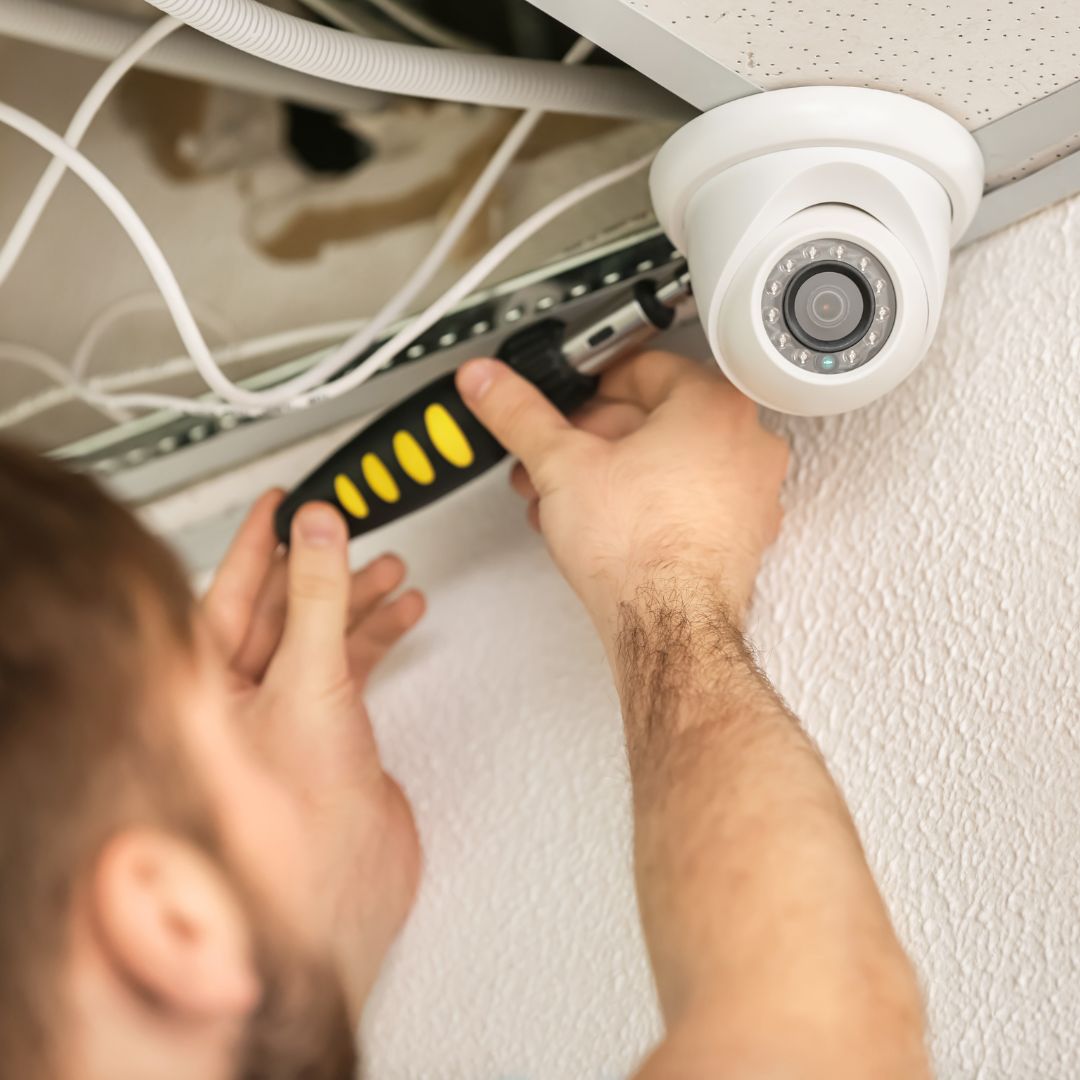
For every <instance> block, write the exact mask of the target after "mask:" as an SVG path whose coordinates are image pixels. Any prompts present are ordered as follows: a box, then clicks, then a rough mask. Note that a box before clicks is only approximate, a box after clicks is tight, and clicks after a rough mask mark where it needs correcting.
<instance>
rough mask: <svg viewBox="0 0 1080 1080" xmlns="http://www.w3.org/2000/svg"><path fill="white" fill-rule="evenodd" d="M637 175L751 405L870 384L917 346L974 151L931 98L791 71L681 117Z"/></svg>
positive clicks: (817, 406)
mask: <svg viewBox="0 0 1080 1080" xmlns="http://www.w3.org/2000/svg"><path fill="white" fill-rule="evenodd" d="M650 186H651V190H652V198H653V204H654V206H655V208H656V213H657V216H658V218H659V219H660V223H661V225H662V226H663V227H664V228H665V230H666V231H667V233H668V236H669V237H670V238H671V240H672V242H673V243H674V244H675V246H676V247H677V248H679V249H680V250H681V251H682V252H683V253H684V254H685V256H686V258H687V261H688V263H689V267H690V277H691V281H692V282H693V287H694V295H695V297H696V300H697V305H698V311H699V313H700V315H701V319H702V322H703V324H704V327H705V331H706V334H707V336H708V339H709V343H710V345H711V347H712V350H713V353H714V354H715V356H716V359H717V361H718V362H719V364H720V367H721V369H722V370H723V372H724V374H725V375H726V376H727V377H728V378H729V379H730V380H731V381H732V382H733V383H734V384H735V385H736V386H738V387H739V389H740V390H742V391H743V392H744V393H746V394H747V395H749V396H750V397H752V398H754V399H755V400H756V401H758V402H760V403H761V404H763V405H766V406H768V407H770V408H773V409H778V410H780V411H782V412H788V413H796V414H799V415H815V416H816V415H825V414H829V413H839V412H846V411H848V410H850V409H856V408H859V407H860V406H862V405H866V404H868V403H869V402H871V401H873V400H875V399H876V398H879V397H881V396H882V395H883V394H885V393H887V392H888V391H889V390H891V389H892V388H893V387H895V386H896V385H897V384H899V383H900V382H901V380H903V379H904V378H905V377H906V376H908V375H909V374H910V373H911V372H912V370H914V368H915V367H916V366H917V365H918V363H919V362H920V361H921V360H922V358H923V356H924V355H925V354H926V351H927V348H928V347H929V345H930V341H931V339H932V338H933V336H934V332H935V330H936V328H937V323H938V319H939V317H940V315H941V306H942V302H943V299H944V295H945V282H946V278H947V275H948V268H949V252H950V249H951V248H952V246H953V245H954V244H955V243H956V242H957V241H958V240H959V239H960V237H961V236H962V235H963V234H964V232H965V230H966V229H967V227H968V225H969V224H970V223H971V220H972V218H973V217H974V215H975V210H976V208H977V207H978V204H979V199H980V198H981V196H982V190H983V159H982V155H981V154H980V152H979V148H978V146H977V145H976V143H975V140H974V139H973V138H972V136H971V134H970V133H969V132H968V131H967V130H966V129H965V128H964V127H963V126H961V125H960V124H959V123H957V122H956V121H955V120H953V119H952V118H951V117H949V116H947V115H945V114H944V113H942V112H940V111H939V110H937V109H935V108H933V107H932V106H930V105H926V104H924V103H922V102H919V101H914V100H912V99H911V98H907V97H903V96H901V95H899V94H893V93H889V92H887V91H882V90H869V89H861V88H855V87H842V86H826V87H798V88H794V89H790V90H774V91H768V92H766V93H761V94H755V95H753V96H751V97H747V98H742V99H740V100H737V101H733V102H730V103H729V104H726V105H722V106H720V107H719V108H717V109H714V110H712V111H711V112H707V113H703V114H702V115H701V116H699V117H697V118H695V119H694V120H692V121H691V122H690V123H688V124H686V125H685V126H684V127H682V128H680V129H679V130H678V131H677V132H676V133H675V134H674V135H673V136H672V137H671V138H670V139H669V140H668V142H667V143H666V144H665V145H664V147H663V148H662V149H661V150H660V153H659V154H658V155H657V158H656V161H655V162H654V164H653V169H652V173H651V176H650Z"/></svg>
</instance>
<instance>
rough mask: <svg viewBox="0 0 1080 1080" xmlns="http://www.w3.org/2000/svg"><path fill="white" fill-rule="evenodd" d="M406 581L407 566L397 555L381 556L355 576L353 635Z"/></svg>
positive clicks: (352, 609) (350, 607) (351, 606)
mask: <svg viewBox="0 0 1080 1080" xmlns="http://www.w3.org/2000/svg"><path fill="white" fill-rule="evenodd" d="M404 580H405V564H404V563H403V562H402V561H401V560H400V559H399V558H398V557H397V556H396V555H380V556H379V558H377V559H375V560H374V561H372V562H370V563H368V564H367V566H365V567H364V568H363V569H362V570H358V571H357V572H356V573H355V574H353V581H352V595H351V599H350V605H349V633H352V632H353V630H354V629H356V627H358V626H359V625H360V624H361V623H362V622H363V621H364V620H365V619H367V618H368V617H369V616H370V615H371V614H372V612H374V611H375V609H376V608H377V607H379V605H380V604H382V603H383V602H384V601H385V600H386V598H387V597H388V596H389V595H390V594H391V593H392V592H393V591H394V590H395V589H396V588H397V587H398V586H399V585H400V584H401V583H402V582H403V581H404Z"/></svg>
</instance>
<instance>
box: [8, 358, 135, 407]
mask: <svg viewBox="0 0 1080 1080" xmlns="http://www.w3.org/2000/svg"><path fill="white" fill-rule="evenodd" d="M0 359H3V360H7V361H9V362H11V363H15V364H21V365H22V366H23V367H28V368H31V369H32V370H33V371H36V372H39V373H40V374H42V375H44V376H45V377H46V378H49V379H52V380H53V381H54V382H57V383H60V384H61V385H63V386H65V387H66V388H67V390H68V393H69V394H70V395H71V396H76V397H81V396H83V394H82V391H83V389H84V388H83V387H81V386H79V385H78V384H77V383H76V382H75V379H74V378H73V376H72V374H71V372H70V371H68V369H67V368H66V367H64V365H63V364H61V363H60V361H59V360H57V359H56V357H54V356H50V355H49V354H48V353H47V352H43V351H42V350H41V349H37V348H34V347H33V346H32V345H23V344H21V343H19V342H15V341H0ZM85 400H86V403H87V404H88V405H89V406H90V407H91V408H93V409H96V410H97V411H98V412H99V413H101V414H102V416H104V417H106V418H107V419H109V420H111V421H112V422H113V423H114V424H119V423H123V421H124V420H126V419H128V417H127V416H126V415H125V414H124V413H122V412H119V411H118V410H117V409H116V408H114V407H113V405H112V404H110V403H109V402H108V401H104V400H100V399H98V398H97V397H96V396H89V395H87V396H86V398H85ZM18 408H19V407H18V406H15V408H14V409H9V410H7V411H6V412H5V413H4V414H2V415H0V428H3V427H10V426H11V425H13V424H17V423H19V422H20V420H19V418H17V417H15V416H13V418H12V419H11V420H10V422H8V423H5V420H6V419H7V416H8V414H9V413H10V414H15V413H16V412H17V411H18Z"/></svg>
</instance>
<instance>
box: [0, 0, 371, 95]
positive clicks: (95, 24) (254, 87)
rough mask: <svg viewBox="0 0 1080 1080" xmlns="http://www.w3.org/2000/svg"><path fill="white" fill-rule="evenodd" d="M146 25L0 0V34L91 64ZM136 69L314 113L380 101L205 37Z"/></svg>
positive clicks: (44, 2)
mask: <svg viewBox="0 0 1080 1080" xmlns="http://www.w3.org/2000/svg"><path fill="white" fill-rule="evenodd" d="M148 25H149V23H148V22H147V20H146V19H140V18H131V17H129V16H126V15H121V14H116V13H113V12H108V11H100V10H97V9H95V8H85V7H81V6H80V7H76V6H74V5H72V4H70V3H62V2H60V0H0V34H2V35H4V36H5V37H11V38H14V39H16V40H18V41H26V42H29V43H31V44H34V45H40V46H42V47H43V48H47V49H59V50H62V51H64V52H69V53H73V54H75V55H78V56H89V57H93V58H94V59H95V60H104V61H106V62H107V61H109V60H113V59H115V57H117V56H118V55H119V54H120V53H121V52H123V51H124V49H126V48H127V47H128V45H130V44H131V42H132V40H133V39H134V38H135V37H136V36H137V35H138V34H140V33H142V31H143V30H145V29H146V27H147V26H148ZM140 67H143V68H145V69H147V70H148V71H160V72H162V73H164V74H166V75H175V76H177V77H178V78H182V79H197V80H200V81H202V82H205V83H209V84H210V85H211V86H225V87H229V88H231V89H234V90H241V91H243V92H244V93H248V94H261V95H262V96H263V97H269V98H273V99H274V100H275V101H280V100H282V99H284V100H286V101H295V102H297V103H299V104H301V105H310V106H312V107H313V108H318V109H333V110H336V111H339V112H340V111H346V112H348V111H360V112H371V111H372V109H376V108H379V107H381V106H382V105H383V104H385V102H386V97H385V95H382V94H378V93H375V92H373V91H370V90H361V89H357V88H356V87H352V86H342V85H341V83H335V82H330V81H329V80H328V79H317V78H314V77H313V76H311V75H304V74H302V73H301V72H297V71H291V70H289V69H288V68H283V67H280V66H279V65H277V64H272V63H270V62H269V61H268V60H260V59H258V58H257V57H255V56H249V55H248V54H247V53H242V52H238V51H237V50H236V49H234V48H231V47H230V46H228V45H223V44H222V43H221V42H220V41H214V39H213V38H209V37H207V36H206V35H205V34H199V33H196V32H195V31H194V30H192V31H190V32H189V31H184V32H183V33H180V34H177V35H175V36H174V37H171V38H169V40H168V41H165V42H163V43H162V45H161V46H160V47H159V48H157V49H155V50H154V51H153V52H152V53H150V54H149V55H148V56H146V57H144V58H143V60H142V63H141V64H140Z"/></svg>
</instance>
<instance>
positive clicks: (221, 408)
mask: <svg viewBox="0 0 1080 1080" xmlns="http://www.w3.org/2000/svg"><path fill="white" fill-rule="evenodd" d="M0 123H3V124H6V125H7V126H9V127H11V128H13V129H14V130H16V131H19V132H20V133H22V134H23V135H25V136H26V137H27V138H29V139H30V140H31V141H33V142H35V143H37V144H38V145H39V146H41V147H42V148H43V149H45V150H47V151H48V152H50V153H52V154H54V155H55V156H57V157H59V158H60V159H61V160H62V161H63V162H64V163H65V164H66V166H67V167H68V168H69V169H71V171H72V172H74V173H75V174H76V175H77V176H78V177H79V178H80V179H81V180H82V181H83V182H84V183H85V184H86V185H87V186H88V187H89V188H90V189H91V190H92V191H93V192H94V193H95V194H96V195H97V196H98V198H99V199H100V200H101V202H102V203H103V204H104V205H105V206H106V208H107V209H108V210H109V211H110V212H111V213H112V214H113V216H114V217H115V218H116V220H117V222H118V223H119V224H120V225H121V227H122V228H123V229H124V230H125V231H126V232H127V233H128V236H129V237H130V239H131V241H132V243H133V244H134V245H135V247H136V250H137V251H138V252H139V254H140V256H141V257H142V259H143V261H144V263H145V264H146V267H147V269H148V270H149V271H150V274H151V277H152V278H153V279H154V283H155V285H156V286H157V288H158V289H159V291H160V292H161V294H162V297H163V299H164V301H165V303H166V305H167V306H168V308H169V312H170V314H171V316H172V318H173V322H174V323H175V325H176V329H177V332H178V333H179V335H180V339H181V341H182V342H183V344H184V346H185V348H186V349H187V350H188V353H189V355H190V356H191V359H192V360H193V362H194V363H195V366H196V368H197V369H198V370H199V373H200V375H202V377H203V378H204V380H205V381H206V383H207V385H208V386H209V387H210V389H211V390H212V391H213V392H214V393H216V394H218V395H219V396H220V397H222V398H223V399H224V400H225V401H226V402H228V403H229V404H218V403H215V402H194V401H190V400H188V399H183V398H176V397H171V396H169V395H162V394H130V395H118V396H116V397H114V398H113V400H112V402H111V403H112V404H115V405H120V406H123V407H130V408H168V409H178V410H179V411H182V412H191V413H198V414H201V415H205V414H210V415H225V414H228V413H230V412H239V413H243V414H244V415H259V414H261V413H263V412H265V411H267V410H268V408H270V407H272V406H269V405H268V404H267V398H268V397H270V396H272V393H273V392H272V391H269V392H268V391H263V392H261V393H255V392H252V391H248V390H243V389H242V388H240V387H237V386H236V385H235V384H233V383H232V382H230V381H229V380H228V379H227V378H226V377H225V376H224V375H223V373H222V372H221V371H220V369H219V368H218V367H217V365H216V364H215V362H214V359H213V357H212V355H211V353H210V350H209V348H208V347H207V345H206V341H205V339H204V338H203V336H202V333H201V331H200V329H199V327H198V324H197V323H196V321H195V318H194V315H193V314H192V312H191V308H190V307H189V305H188V303H187V301H186V299H185V297H184V294H183V292H182V290H181V289H180V285H179V283H178V282H177V280H176V277H175V275H174V273H173V271H172V268H171V267H170V265H169V263H168V261H167V260H166V258H165V256H164V254H163V253H162V251H161V249H160V247H159V246H158V245H157V242H156V241H155V240H154V238H153V236H152V235H151V234H150V231H149V230H148V229H147V227H146V224H145V223H144V222H143V220H142V219H141V218H140V217H139V215H138V213H137V212H136V211H135V209H134V208H133V207H132V206H131V204H130V203H129V202H128V201H127V199H126V198H125V197H124V196H123V194H122V193H121V192H120V191H119V189H118V188H117V187H116V185H115V184H113V183H112V181H111V180H109V178H108V177H107V176H105V174H104V173H103V172H102V171H101V170H100V169H99V168H97V166H96V165H94V164H93V163H92V162H90V161H89V160H88V159H87V158H86V156H85V155H84V154H82V153H80V152H79V151H78V150H77V149H76V148H74V147H71V146H69V145H68V144H67V143H65V142H64V140H63V139H61V138H60V136H59V135H58V134H57V133H56V132H54V131H52V130H51V129H49V128H47V127H46V126H45V125H44V124H42V123H40V122H39V121H37V120H35V119H34V118H33V117H31V116H28V115H27V114H26V113H24V112H21V111H20V110H18V109H15V108H13V107H12V106H10V105H7V104H3V103H0ZM652 157H653V153H649V154H648V155H646V156H645V157H642V158H639V159H638V160H637V161H634V162H631V163H630V164H628V165H623V166H620V167H619V168H617V169H613V170H611V171H610V172H608V173H605V174H603V175H602V176H599V177H595V178H593V179H592V180H589V181H587V182H585V183H583V184H581V185H579V186H578V187H576V188H574V189H572V190H571V191H568V192H566V193H565V194H563V195H562V196H560V197H559V198H557V199H555V200H554V201H553V202H551V203H549V204H548V205H547V206H545V207H543V208H542V209H541V210H539V211H537V212H536V213H534V214H533V215H532V216H531V217H529V218H528V219H526V220H525V221H524V222H522V223H521V224H520V225H518V226H517V227H516V228H515V229H513V230H512V231H511V232H510V233H508V234H507V235H506V236H505V237H503V239H502V240H501V241H499V242H498V243H497V244H496V245H495V246H494V247H493V248H492V249H491V250H490V251H489V252H488V253H487V254H486V255H485V256H484V257H483V258H482V259H480V260H479V261H478V262H477V263H476V264H475V265H474V266H473V267H472V268H471V269H470V270H469V271H468V272H467V273H466V274H464V275H463V276H462V277H461V278H460V279H459V280H458V281H457V282H456V283H455V285H453V286H452V287H451V288H450V289H448V290H447V291H446V292H445V293H443V295H442V296H441V297H440V298H439V299H438V300H437V301H436V302H435V303H434V304H432V305H431V306H430V307H429V308H428V309H427V310H426V311H425V312H424V313H423V314H422V315H420V316H418V317H417V318H416V319H415V320H413V321H412V322H411V323H410V324H409V326H407V327H406V328H404V329H403V330H402V331H400V332H399V333H398V334H396V335H395V336H394V337H393V338H392V339H391V340H390V341H389V342H387V343H386V344H384V345H383V346H382V347H381V348H379V349H378V350H377V351H376V352H375V353H374V354H373V355H372V356H370V357H368V358H367V359H366V360H365V361H363V362H362V363H361V364H360V365H359V366H358V367H357V368H355V369H354V370H353V371H351V372H348V373H347V374H346V375H343V376H341V377H340V378H338V379H336V380H335V381H334V382H333V383H330V384H328V385H325V386H320V387H318V388H317V389H315V390H313V391H309V392H308V393H305V394H301V395H299V396H298V397H294V398H293V399H292V400H290V401H288V402H286V403H283V404H284V405H285V407H286V408H302V407H304V406H307V405H310V404H314V403H317V402H320V401H327V400H330V399H331V398H334V397H337V396H339V395H340V394H342V393H345V392H347V391H348V390H351V389H353V388H354V387H357V386H359V385H361V384H362V383H363V382H364V381H366V379H368V378H370V377H371V375H373V374H374V373H375V372H377V371H378V370H379V369H380V368H382V367H383V366H385V365H386V364H388V363H389V362H390V361H391V360H392V359H393V358H394V356H395V355H396V354H397V353H398V352H399V351H400V350H401V349H403V348H405V347H406V346H407V345H408V344H410V343H411V342H412V341H414V340H415V339H416V338H417V337H418V336H419V335H420V334H422V333H424V332H425V331H426V330H427V329H429V328H430V327H431V326H432V325H434V323H435V322H437V321H438V320H439V319H440V318H442V316H443V315H445V314H446V313H447V312H448V311H450V310H451V309H452V308H453V307H454V305H455V304H457V303H458V302H459V301H461V300H462V299H464V298H465V296H467V295H468V293H469V292H470V291H471V290H472V289H474V288H475V287H477V286H478V285H479V284H481V283H482V282H483V281H484V280H485V279H486V278H487V276H488V275H489V274H491V273H492V272H493V271H494V269H495V268H496V267H497V266H498V265H499V264H500V263H501V262H503V260H505V259H506V258H507V257H508V256H509V255H510V254H511V253H512V252H513V251H514V250H516V249H517V248H518V247H519V246H520V245H521V244H523V243H525V242H526V241H527V240H528V239H529V238H530V237H532V236H533V235H534V234H535V233H537V232H539V231H540V229H542V228H544V227H545V226H546V225H547V224H548V223H549V222H551V221H552V220H554V218H556V217H557V216H559V215H560V214H562V213H564V212H565V211H566V210H568V209H570V208H571V207H573V206H576V205H577V204H578V203H580V202H582V201H584V200H585V199H587V198H589V197H591V196H592V195H594V194H597V193H598V192H600V191H602V190H604V189H605V188H607V187H610V186H612V185H614V184H616V183H618V182H620V181H622V180H625V179H628V178H629V177H631V176H633V175H634V174H635V173H637V172H640V171H641V170H643V169H644V168H645V167H646V166H647V165H648V164H649V163H650V161H651V160H652ZM84 389H85V388H84ZM91 393H92V394H93V397H92V398H91V400H100V398H101V395H98V394H96V393H94V392H91ZM235 398H241V399H242V402H241V401H236V400H234V399H235Z"/></svg>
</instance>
